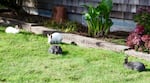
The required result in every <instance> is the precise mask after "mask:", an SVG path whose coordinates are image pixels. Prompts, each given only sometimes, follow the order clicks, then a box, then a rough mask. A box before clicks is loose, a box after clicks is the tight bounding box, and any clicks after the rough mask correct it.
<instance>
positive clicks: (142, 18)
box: [133, 7, 150, 34]
mask: <svg viewBox="0 0 150 83" xmlns="http://www.w3.org/2000/svg"><path fill="white" fill-rule="evenodd" d="M133 20H134V21H135V22H137V24H138V25H142V26H143V27H144V28H145V33H146V34H150V8H144V7H142V8H139V9H138V10H137V12H136V14H135V15H134V17H133Z"/></svg>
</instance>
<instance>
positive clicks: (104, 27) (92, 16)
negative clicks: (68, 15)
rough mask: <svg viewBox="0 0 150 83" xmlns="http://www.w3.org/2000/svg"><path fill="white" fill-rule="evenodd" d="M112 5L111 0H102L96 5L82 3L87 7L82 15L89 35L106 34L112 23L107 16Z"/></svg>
mask: <svg viewBox="0 0 150 83" xmlns="http://www.w3.org/2000/svg"><path fill="white" fill-rule="evenodd" d="M112 5H113V3H112V0H102V1H101V3H99V4H98V6H97V7H94V6H92V5H84V6H85V7H86V8H87V12H86V13H84V16H85V20H86V22H87V25H88V34H89V36H94V37H96V36H104V35H107V34H108V32H109V30H110V27H111V26H112V24H113V23H112V20H111V19H110V18H109V15H110V12H111V9H112Z"/></svg>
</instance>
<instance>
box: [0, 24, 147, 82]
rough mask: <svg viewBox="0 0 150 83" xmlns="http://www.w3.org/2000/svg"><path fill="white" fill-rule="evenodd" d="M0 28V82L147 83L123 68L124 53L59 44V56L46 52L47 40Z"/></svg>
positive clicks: (141, 75)
mask: <svg viewBox="0 0 150 83" xmlns="http://www.w3.org/2000/svg"><path fill="white" fill-rule="evenodd" d="M4 30H5V28H4V27H0V67H1V68H0V82H6V83H49V82H51V83H149V77H150V71H149V68H150V63H149V62H147V61H145V60H141V59H137V58H135V57H130V60H131V61H137V60H138V61H141V62H143V63H144V64H145V65H146V68H147V71H144V72H137V71H132V70H128V69H125V68H124V67H123V61H124V58H125V57H124V56H125V54H123V53H117V52H113V51H108V50H103V49H94V48H84V47H79V46H73V45H70V44H65V43H64V44H61V46H62V48H63V55H62V56H57V55H53V54H50V53H48V48H49V46H50V45H49V44H48V43H47V38H46V37H44V36H42V35H35V34H32V33H28V32H25V31H22V32H21V33H19V34H6V33H5V32H4Z"/></svg>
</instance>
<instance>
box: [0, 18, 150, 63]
mask: <svg viewBox="0 0 150 83" xmlns="http://www.w3.org/2000/svg"><path fill="white" fill-rule="evenodd" d="M0 23H6V24H21V26H22V27H23V29H25V30H26V31H29V32H33V33H35V34H44V35H46V34H51V33H53V32H61V31H57V30H55V29H49V28H46V27H43V26H32V24H31V23H26V22H22V21H19V20H15V19H10V18H4V17H0ZM62 35H63V42H65V43H70V42H72V41H74V42H76V43H77V44H78V45H79V46H84V47H91V48H102V49H107V50H113V51H116V52H123V53H125V54H127V55H131V56H135V57H139V58H142V59H145V60H148V61H150V54H146V53H143V52H137V51H135V50H127V51H124V49H127V48H129V47H127V46H123V45H117V44H114V43H110V42H106V41H103V40H99V39H96V38H90V37H84V36H80V35H77V34H70V33H62Z"/></svg>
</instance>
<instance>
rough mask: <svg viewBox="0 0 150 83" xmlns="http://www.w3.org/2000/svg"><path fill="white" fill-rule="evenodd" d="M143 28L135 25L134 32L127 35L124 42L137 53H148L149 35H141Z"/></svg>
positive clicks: (149, 46) (149, 48)
mask: <svg viewBox="0 0 150 83" xmlns="http://www.w3.org/2000/svg"><path fill="white" fill-rule="evenodd" d="M143 34H144V27H143V26H140V25H137V27H136V28H135V30H134V31H133V32H131V33H130V34H129V36H128V37H127V40H126V45H127V46H129V47H130V48H131V49H136V50H138V51H145V50H147V52H148V53H149V52H150V35H143Z"/></svg>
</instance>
